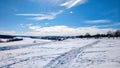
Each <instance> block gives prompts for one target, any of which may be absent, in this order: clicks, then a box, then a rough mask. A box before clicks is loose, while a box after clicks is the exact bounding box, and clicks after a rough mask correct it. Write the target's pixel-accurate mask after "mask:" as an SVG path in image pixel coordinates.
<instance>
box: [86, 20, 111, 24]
mask: <svg viewBox="0 0 120 68" xmlns="http://www.w3.org/2000/svg"><path fill="white" fill-rule="evenodd" d="M109 22H111V21H110V20H106V19H101V20H87V21H85V23H90V24H96V23H109Z"/></svg>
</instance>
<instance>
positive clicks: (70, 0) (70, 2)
mask: <svg viewBox="0 0 120 68" xmlns="http://www.w3.org/2000/svg"><path fill="white" fill-rule="evenodd" d="M85 2H86V0H67V1H66V2H64V3H62V4H60V6H64V7H66V8H68V9H69V8H72V7H74V6H76V5H78V4H83V3H85Z"/></svg>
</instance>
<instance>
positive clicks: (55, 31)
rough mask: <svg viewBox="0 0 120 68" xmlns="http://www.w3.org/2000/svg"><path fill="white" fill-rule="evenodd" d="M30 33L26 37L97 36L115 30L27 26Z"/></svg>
mask: <svg viewBox="0 0 120 68" xmlns="http://www.w3.org/2000/svg"><path fill="white" fill-rule="evenodd" d="M28 28H29V29H31V30H33V31H32V32H27V33H26V34H27V35H38V36H76V35H84V34H86V33H90V34H97V33H107V31H109V30H113V31H114V30H115V29H111V28H107V29H100V28H97V27H78V28H72V27H68V26H50V27H40V26H33V25H31V26H28Z"/></svg>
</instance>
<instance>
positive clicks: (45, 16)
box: [16, 10, 63, 21]
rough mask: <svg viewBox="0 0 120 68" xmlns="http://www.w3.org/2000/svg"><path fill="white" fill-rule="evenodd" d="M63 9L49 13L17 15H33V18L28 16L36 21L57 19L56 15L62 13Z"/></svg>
mask: <svg viewBox="0 0 120 68" xmlns="http://www.w3.org/2000/svg"><path fill="white" fill-rule="evenodd" d="M62 12H63V11H62V10H60V11H58V12H51V13H48V14H16V15H17V16H26V17H32V18H28V19H31V20H36V21H40V20H52V19H55V18H56V16H57V15H58V14H60V13H62Z"/></svg>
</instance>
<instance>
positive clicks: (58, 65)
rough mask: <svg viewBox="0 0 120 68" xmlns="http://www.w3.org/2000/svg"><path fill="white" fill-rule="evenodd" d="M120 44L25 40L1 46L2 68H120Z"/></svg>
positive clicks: (107, 41) (82, 40)
mask: <svg viewBox="0 0 120 68" xmlns="http://www.w3.org/2000/svg"><path fill="white" fill-rule="evenodd" d="M119 40H120V39H119V38H118V39H108V38H103V39H67V40H64V41H50V40H43V39H31V38H24V40H22V41H15V42H9V43H0V68H106V67H107V68H119V67H120V52H119V50H120V45H119V44H120V42H119ZM34 41H36V42H35V43H34ZM5 48H6V49H5ZM7 48H8V49H7Z"/></svg>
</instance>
